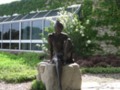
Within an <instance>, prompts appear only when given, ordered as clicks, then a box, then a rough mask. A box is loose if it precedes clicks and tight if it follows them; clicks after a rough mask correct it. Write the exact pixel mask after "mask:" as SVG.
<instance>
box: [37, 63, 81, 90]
mask: <svg viewBox="0 0 120 90" xmlns="http://www.w3.org/2000/svg"><path fill="white" fill-rule="evenodd" d="M37 80H41V81H42V82H43V83H44V84H45V86H46V90H58V85H57V76H56V70H55V65H54V64H50V63H47V62H41V63H39V64H38V76H37ZM81 81H82V79H81V73H80V70H79V65H78V64H76V63H73V64H70V65H66V66H63V72H62V89H63V90H81Z"/></svg>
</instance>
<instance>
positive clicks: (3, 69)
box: [0, 52, 40, 83]
mask: <svg viewBox="0 0 120 90" xmlns="http://www.w3.org/2000/svg"><path fill="white" fill-rule="evenodd" d="M39 56H40V55H39V54H37V53H21V54H18V55H14V54H10V53H7V52H0V80H4V81H6V82H14V83H17V82H24V81H30V80H33V79H35V76H36V73H37V71H36V65H37V63H38V62H40V60H39Z"/></svg>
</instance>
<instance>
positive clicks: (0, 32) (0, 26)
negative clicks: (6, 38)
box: [0, 25, 2, 40]
mask: <svg viewBox="0 0 120 90" xmlns="http://www.w3.org/2000/svg"><path fill="white" fill-rule="evenodd" d="M1 37H2V25H0V40H1Z"/></svg>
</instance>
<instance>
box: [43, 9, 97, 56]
mask: <svg viewBox="0 0 120 90" xmlns="http://www.w3.org/2000/svg"><path fill="white" fill-rule="evenodd" d="M59 14H60V15H61V17H59V18H57V19H58V20H59V21H60V22H61V23H62V24H63V25H64V32H65V33H67V34H68V36H69V37H70V38H71V40H72V42H73V45H74V51H75V53H77V54H78V55H80V56H89V55H93V54H94V53H95V51H96V49H98V45H97V44H96V43H95V41H96V35H97V32H96V31H94V30H92V29H91V26H90V20H85V21H83V22H82V21H80V20H79V17H78V16H77V15H73V14H72V13H68V12H66V11H63V10H62V11H61V12H59ZM50 21H51V25H50V27H48V28H45V32H47V34H42V37H43V38H44V39H43V44H44V45H42V48H43V51H45V53H48V43H47V42H46V41H47V37H48V33H52V32H54V23H55V22H54V21H53V20H52V19H51V20H50Z"/></svg>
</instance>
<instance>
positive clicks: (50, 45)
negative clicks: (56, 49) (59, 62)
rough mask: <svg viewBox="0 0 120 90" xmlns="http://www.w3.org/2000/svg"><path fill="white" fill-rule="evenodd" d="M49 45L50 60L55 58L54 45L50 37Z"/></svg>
mask: <svg viewBox="0 0 120 90" xmlns="http://www.w3.org/2000/svg"><path fill="white" fill-rule="evenodd" d="M48 44H49V50H50V60H52V58H53V45H52V40H51V38H50V36H49V37H48Z"/></svg>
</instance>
